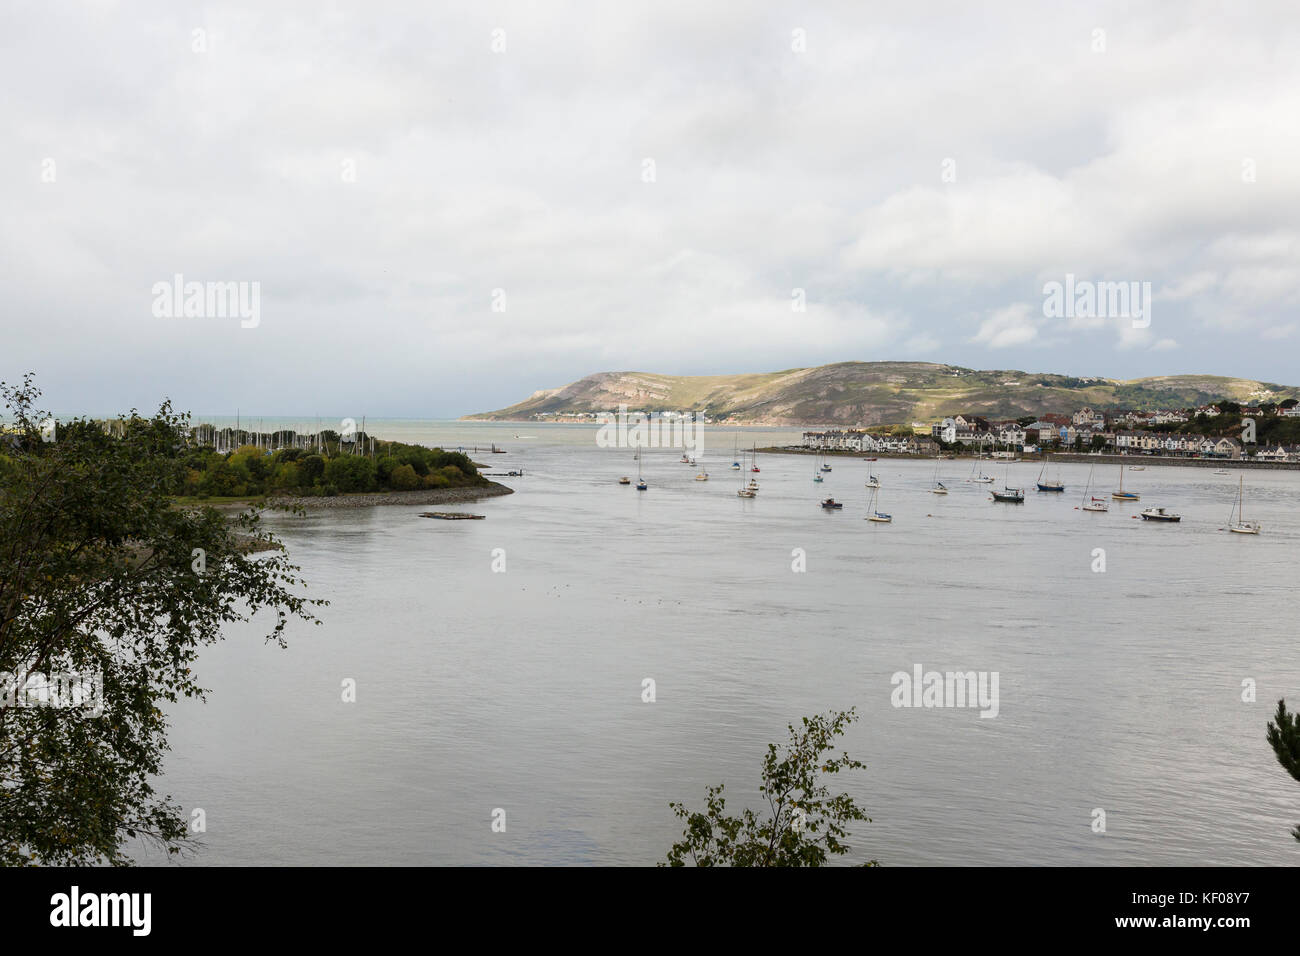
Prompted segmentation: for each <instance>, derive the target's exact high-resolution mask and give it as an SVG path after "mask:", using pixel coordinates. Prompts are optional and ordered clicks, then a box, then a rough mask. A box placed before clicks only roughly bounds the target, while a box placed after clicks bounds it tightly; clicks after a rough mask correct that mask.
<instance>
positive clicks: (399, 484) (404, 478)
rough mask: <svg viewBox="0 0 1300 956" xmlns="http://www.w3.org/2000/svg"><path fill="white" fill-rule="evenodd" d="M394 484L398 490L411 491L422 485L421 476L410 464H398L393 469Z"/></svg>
mask: <svg viewBox="0 0 1300 956" xmlns="http://www.w3.org/2000/svg"><path fill="white" fill-rule="evenodd" d="M392 485H393V488H395V489H396V490H398V491H411V490H412V489H415V488H419V487H420V476H419V475H417V474H416V473H415V469H414V468H412V467H411V466H410V465H398V466H397V467H396V468H394V469H393V474H392Z"/></svg>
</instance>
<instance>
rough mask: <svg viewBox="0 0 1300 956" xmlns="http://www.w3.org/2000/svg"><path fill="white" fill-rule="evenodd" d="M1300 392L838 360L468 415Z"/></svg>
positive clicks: (1040, 409)
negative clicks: (621, 407) (623, 409)
mask: <svg viewBox="0 0 1300 956" xmlns="http://www.w3.org/2000/svg"><path fill="white" fill-rule="evenodd" d="M1285 398H1300V388H1296V387H1294V386H1286V385H1276V384H1273V383H1270V382H1256V381H1252V380H1249V379H1240V378H1228V377H1223V376H1217V375H1162V376H1157V377H1153V378H1141V379H1134V380H1131V381H1122V380H1119V379H1108V378H1100V377H1096V378H1073V377H1071V376H1067V375H1054V374H1050V373H1040V372H1021V371H1016V370H986V371H980V370H976V369H969V368H961V367H959V366H955V365H937V364H933V363H930V362H839V363H836V364H834V365H822V366H818V367H816V368H795V369H786V370H784V371H780V372H761V373H752V374H743V375H691V376H681V375H658V374H655V373H652V372H599V373H597V374H595V375H588V376H587V377H585V378H582V379H579V380H578V381H576V382H573V383H571V384H569V385H565V386H563V387H561V388H554V389H545V390H543V391H540V392H535V393H533V395H531V396H530V397H529V398H528V399H526V400H525V401H522V402H519V403H518V404H516V405H511V406H510V407H508V408H502V409H499V410H497V411H494V412H482V413H479V414H477V415H467V416H465V418H466V419H471V420H472V419H484V420H496V421H523V420H531V419H535V418H537V417H538V416H543V417H549V416H552V415H554V416H560V417H562V416H565V415H572V414H578V413H593V412H607V411H613V410H616V409H617V408H618V406H619V405H620V404H622V405H627V406H628V408H629V409H631V410H633V411H636V410H643V411H644V410H648V411H668V410H672V411H680V412H687V411H696V412H705V413H707V414H708V415H710V416H711V417H712V418H714V419H716V420H727V421H730V422H734V423H748V424H759V423H763V424H773V425H778V424H779V425H829V424H839V425H879V424H893V423H899V422H910V421H925V420H931V419H935V418H942V417H944V416H946V415H954V414H957V413H964V414H976V415H982V416H985V417H989V418H1018V417H1021V416H1024V415H1041V414H1043V413H1045V412H1057V413H1068V412H1073V411H1075V410H1076V409H1078V408H1081V407H1083V406H1085V405H1086V406H1090V407H1092V408H1097V409H1102V410H1108V411H1109V410H1115V409H1121V408H1123V409H1135V410H1157V409H1166V408H1185V407H1188V406H1195V405H1202V404H1205V403H1207V402H1212V401H1216V400H1221V399H1227V400H1231V401H1236V402H1243V403H1246V402H1264V401H1281V400H1282V399H1285Z"/></svg>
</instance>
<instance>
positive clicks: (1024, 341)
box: [973, 303, 1042, 349]
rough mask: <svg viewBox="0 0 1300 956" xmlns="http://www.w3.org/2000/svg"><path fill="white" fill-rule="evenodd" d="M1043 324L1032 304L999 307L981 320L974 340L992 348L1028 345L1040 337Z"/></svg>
mask: <svg viewBox="0 0 1300 956" xmlns="http://www.w3.org/2000/svg"><path fill="white" fill-rule="evenodd" d="M1041 324H1042V323H1041V319H1039V318H1037V317H1035V314H1034V309H1033V308H1032V307H1031V306H1028V305H1025V304H1023V303H1017V304H1015V305H1009V306H1007V307H1005V308H1002V309H998V310H997V311H996V312H994V313H993V314H992V315H990V316H989V317H988V318H987V319H985V320H984V321H983V322H981V323H980V327H979V331H978V332H976V333H975V338H974V340H973V341H976V342H980V343H983V344H984V345H987V346H988V347H989V348H992V349H1005V348H1011V347H1013V346H1017V345H1028V344H1029V343H1031V342H1033V341H1035V340H1036V339H1037V338H1038V328H1039V326H1040V325H1041Z"/></svg>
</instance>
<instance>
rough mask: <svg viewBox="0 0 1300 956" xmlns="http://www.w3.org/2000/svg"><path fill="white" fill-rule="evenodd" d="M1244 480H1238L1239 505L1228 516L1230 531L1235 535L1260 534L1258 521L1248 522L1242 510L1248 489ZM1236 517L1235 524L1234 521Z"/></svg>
mask: <svg viewBox="0 0 1300 956" xmlns="http://www.w3.org/2000/svg"><path fill="white" fill-rule="evenodd" d="M1243 481H1244V479H1243V478H1241V477H1238V478H1237V504H1236V505H1235V506H1234V507H1233V509H1232V514H1230V515H1228V530H1229V531H1231V532H1232V533H1233V534H1259V532H1260V530H1261V528H1260V524H1259V522H1258V521H1247V520H1246V517H1245V515H1244V513H1243V512H1242V510H1241V508H1242V505H1243V504H1244V503H1245V500H1246V489H1245V485H1244V484H1243ZM1233 517H1236V519H1237V520H1236V521H1235V522H1234V521H1233V520H1232V519H1233Z"/></svg>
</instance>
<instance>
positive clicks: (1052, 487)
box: [1038, 455, 1065, 491]
mask: <svg viewBox="0 0 1300 956" xmlns="http://www.w3.org/2000/svg"><path fill="white" fill-rule="evenodd" d="M1050 457H1051V456H1050V455H1044V456H1043V467H1042V468H1041V469H1039V472H1038V490H1039V491H1064V490H1065V485H1064V484H1063V483H1062V482H1061V472H1060V469H1057V472H1056V480H1055V481H1043V476H1044V475H1045V474H1046V473H1047V461H1048V459H1049V458H1050Z"/></svg>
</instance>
